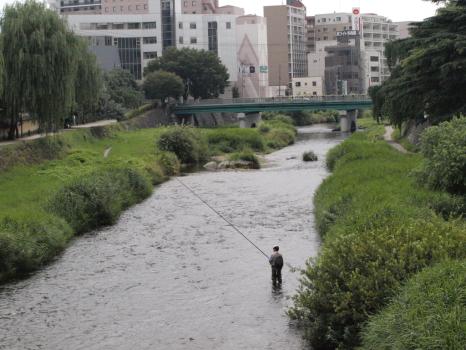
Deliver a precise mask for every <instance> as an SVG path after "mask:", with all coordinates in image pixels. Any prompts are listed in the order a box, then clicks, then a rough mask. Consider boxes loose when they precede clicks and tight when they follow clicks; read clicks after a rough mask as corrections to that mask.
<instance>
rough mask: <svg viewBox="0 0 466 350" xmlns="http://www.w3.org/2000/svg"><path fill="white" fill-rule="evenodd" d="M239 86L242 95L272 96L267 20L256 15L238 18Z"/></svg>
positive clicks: (250, 96)
mask: <svg viewBox="0 0 466 350" xmlns="http://www.w3.org/2000/svg"><path fill="white" fill-rule="evenodd" d="M236 35H237V42H238V51H237V62H238V78H237V86H236V87H237V88H238V92H239V96H240V97H248V98H256V97H270V96H271V92H270V89H269V73H268V50H267V20H266V19H265V18H264V17H259V16H255V15H248V16H241V17H238V18H237V19H236Z"/></svg>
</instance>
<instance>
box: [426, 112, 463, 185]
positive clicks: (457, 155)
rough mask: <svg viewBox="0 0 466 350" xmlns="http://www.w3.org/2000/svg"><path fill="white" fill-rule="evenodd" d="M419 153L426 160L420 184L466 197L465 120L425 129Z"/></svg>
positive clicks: (459, 119) (460, 119)
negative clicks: (465, 195)
mask: <svg viewBox="0 0 466 350" xmlns="http://www.w3.org/2000/svg"><path fill="white" fill-rule="evenodd" d="M421 152H422V154H423V155H424V157H425V162H424V166H423V168H422V171H421V172H420V173H421V177H420V181H421V182H423V183H425V184H427V185H428V186H429V187H431V188H433V189H440V190H446V191H448V192H450V193H455V194H466V117H462V118H456V119H453V120H452V121H450V122H444V123H442V124H440V125H439V126H434V127H431V128H429V129H427V130H426V131H425V132H424V133H423V135H422V138H421Z"/></svg>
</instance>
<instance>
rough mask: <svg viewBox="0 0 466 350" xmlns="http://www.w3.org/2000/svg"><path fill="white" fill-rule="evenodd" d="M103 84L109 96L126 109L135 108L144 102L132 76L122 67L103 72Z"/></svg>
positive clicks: (142, 95)
mask: <svg viewBox="0 0 466 350" xmlns="http://www.w3.org/2000/svg"><path fill="white" fill-rule="evenodd" d="M104 85H105V89H106V91H107V93H108V94H109V95H110V98H111V99H112V100H113V101H115V102H116V103H118V104H120V105H121V106H123V107H124V108H126V109H130V108H137V107H139V106H140V105H141V104H142V103H143V102H144V94H143V92H142V91H141V88H140V87H139V85H138V83H137V82H136V80H135V79H134V76H133V75H132V74H131V73H130V72H129V71H127V70H124V69H113V70H111V71H110V72H106V73H105V74H104Z"/></svg>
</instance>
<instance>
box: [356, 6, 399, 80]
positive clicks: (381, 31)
mask: <svg viewBox="0 0 466 350" xmlns="http://www.w3.org/2000/svg"><path fill="white" fill-rule="evenodd" d="M399 37H400V32H399V29H398V25H397V24H396V23H393V22H392V21H391V20H389V19H388V18H386V17H384V16H379V15H376V14H373V13H368V14H363V15H362V39H363V41H364V48H363V50H364V54H365V62H366V65H365V68H366V72H365V73H366V77H365V78H366V79H365V81H366V83H365V86H366V89H367V88H369V87H370V86H373V85H380V84H382V83H383V82H384V81H385V80H387V79H388V78H389V77H390V71H389V69H388V64H387V59H386V57H385V44H386V43H387V42H389V41H391V40H396V39H398V38H399Z"/></svg>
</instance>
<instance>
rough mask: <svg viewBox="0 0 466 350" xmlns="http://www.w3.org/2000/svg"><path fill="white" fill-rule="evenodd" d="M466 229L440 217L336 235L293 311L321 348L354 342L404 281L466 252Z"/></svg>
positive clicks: (310, 269)
mask: <svg viewBox="0 0 466 350" xmlns="http://www.w3.org/2000/svg"><path fill="white" fill-rule="evenodd" d="M465 232H466V231H465V227H464V225H459V224H457V223H454V222H444V221H443V220H442V219H438V218H434V219H432V221H430V222H427V221H425V220H411V221H408V222H404V223H398V222H396V223H393V224H391V225H390V224H386V225H385V226H384V227H379V228H376V229H370V230H366V231H362V232H354V231H353V232H351V233H347V234H346V235H339V236H338V235H334V236H332V237H331V239H330V238H329V239H327V240H326V242H325V245H324V246H323V249H322V251H321V253H320V255H319V258H318V259H317V261H310V262H308V264H307V267H306V269H305V270H304V271H303V277H302V281H301V290H300V292H299V293H298V294H297V295H296V296H295V297H294V307H293V308H292V309H290V312H289V313H290V316H291V317H293V318H297V319H299V320H301V321H302V323H303V324H304V325H305V326H306V336H307V337H308V339H309V340H310V342H311V345H312V346H313V348H315V349H327V348H351V347H354V346H356V345H358V344H359V342H360V338H359V331H360V329H361V327H362V325H363V323H364V322H366V321H367V317H368V315H371V314H374V313H376V312H378V311H379V310H380V309H381V308H382V307H383V306H384V305H385V304H386V303H387V302H388V300H389V299H390V298H391V297H392V296H393V295H394V294H395V293H396V291H397V289H398V288H399V287H400V285H401V284H402V282H403V281H404V280H406V279H407V278H409V277H410V276H411V275H413V274H415V273H416V272H418V271H420V270H421V269H423V268H424V267H427V266H430V265H432V264H434V263H437V262H440V261H442V260H445V259H447V258H461V257H463V258H464V257H466V234H465Z"/></svg>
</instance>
